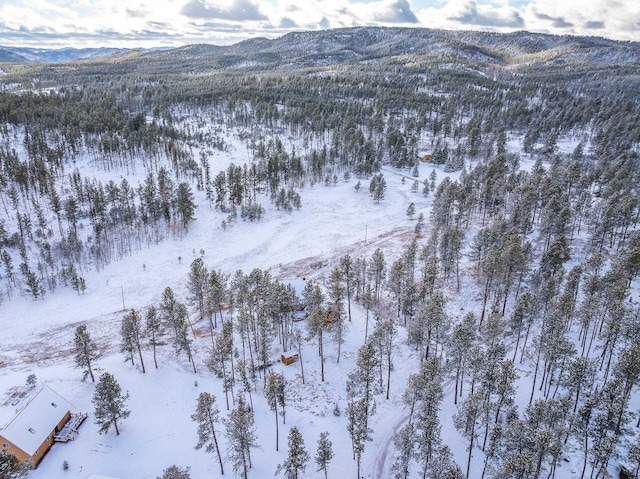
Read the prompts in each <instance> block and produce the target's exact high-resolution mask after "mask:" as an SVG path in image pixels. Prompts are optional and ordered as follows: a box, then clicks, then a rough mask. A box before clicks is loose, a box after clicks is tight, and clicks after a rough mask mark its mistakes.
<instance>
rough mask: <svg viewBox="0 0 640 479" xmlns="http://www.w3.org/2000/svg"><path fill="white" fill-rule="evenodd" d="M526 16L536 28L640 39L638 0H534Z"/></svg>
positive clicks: (639, 5) (529, 25) (525, 11)
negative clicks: (586, 0)
mask: <svg viewBox="0 0 640 479" xmlns="http://www.w3.org/2000/svg"><path fill="white" fill-rule="evenodd" d="M524 18H525V22H526V26H527V28H528V29H531V30H533V31H545V32H549V33H569V34H575V35H599V36H607V37H610V38H616V39H620V40H636V41H638V40H640V2H638V1H636V0H590V1H588V2H585V1H582V0H563V1H558V0H532V1H531V3H530V4H529V5H527V7H526V8H525V9H524Z"/></svg>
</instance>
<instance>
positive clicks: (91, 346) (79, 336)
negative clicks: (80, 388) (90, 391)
mask: <svg viewBox="0 0 640 479" xmlns="http://www.w3.org/2000/svg"><path fill="white" fill-rule="evenodd" d="M73 345H74V348H73V351H74V353H75V356H74V358H73V359H74V361H75V363H76V367H77V368H80V369H82V370H83V371H82V380H83V381H84V380H85V379H87V376H91V382H95V377H94V375H93V368H92V364H93V361H95V360H96V359H98V358H99V357H100V351H99V350H98V346H97V345H96V343H95V342H94V341H93V340H92V339H91V336H90V335H89V331H88V330H87V325H86V324H81V325H80V326H78V327H77V328H76V332H75V335H74V338H73Z"/></svg>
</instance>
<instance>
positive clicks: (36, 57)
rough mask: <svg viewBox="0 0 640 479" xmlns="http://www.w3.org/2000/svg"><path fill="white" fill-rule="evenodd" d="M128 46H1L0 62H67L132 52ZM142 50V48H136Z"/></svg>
mask: <svg viewBox="0 0 640 479" xmlns="http://www.w3.org/2000/svg"><path fill="white" fill-rule="evenodd" d="M131 51H132V50H130V49H126V48H58V49H46V48H26V47H3V46H0V63H33V64H35V63H66V62H73V61H77V60H84V59H87V58H98V57H104V56H108V55H114V54H123V53H130V52H131ZM136 51H140V50H136Z"/></svg>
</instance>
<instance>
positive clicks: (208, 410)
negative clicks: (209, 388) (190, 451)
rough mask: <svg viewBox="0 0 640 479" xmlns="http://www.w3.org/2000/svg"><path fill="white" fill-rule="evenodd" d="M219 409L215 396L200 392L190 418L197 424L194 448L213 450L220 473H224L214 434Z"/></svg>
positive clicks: (216, 438)
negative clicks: (196, 439)
mask: <svg viewBox="0 0 640 479" xmlns="http://www.w3.org/2000/svg"><path fill="white" fill-rule="evenodd" d="M219 415H220V411H219V410H218V406H217V405H216V398H215V396H213V395H212V394H209V393H207V392H203V393H200V395H199V396H198V405H197V406H196V412H195V413H194V414H193V415H192V416H191V420H192V421H194V422H196V423H197V424H198V443H197V444H196V449H201V448H202V447H204V448H205V451H207V452H213V451H215V452H216V454H217V455H218V462H219V463H220V474H222V475H224V468H223V466H222V455H221V454H220V446H219V445H218V437H217V436H216V429H215V427H216V424H217V423H218V420H219Z"/></svg>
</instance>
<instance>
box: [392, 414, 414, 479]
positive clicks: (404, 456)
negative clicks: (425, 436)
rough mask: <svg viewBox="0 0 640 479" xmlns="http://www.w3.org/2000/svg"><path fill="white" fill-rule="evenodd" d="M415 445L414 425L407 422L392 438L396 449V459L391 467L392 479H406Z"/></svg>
mask: <svg viewBox="0 0 640 479" xmlns="http://www.w3.org/2000/svg"><path fill="white" fill-rule="evenodd" d="M415 443H416V437H415V433H414V425H413V423H411V422H408V423H407V424H405V425H404V426H403V427H402V429H400V430H399V431H398V432H397V433H396V434H395V436H394V437H393V444H394V446H395V447H396V458H395V461H394V462H393V466H392V471H393V473H394V474H393V477H394V479H407V477H408V476H409V467H410V465H411V459H413V457H414V455H415Z"/></svg>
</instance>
